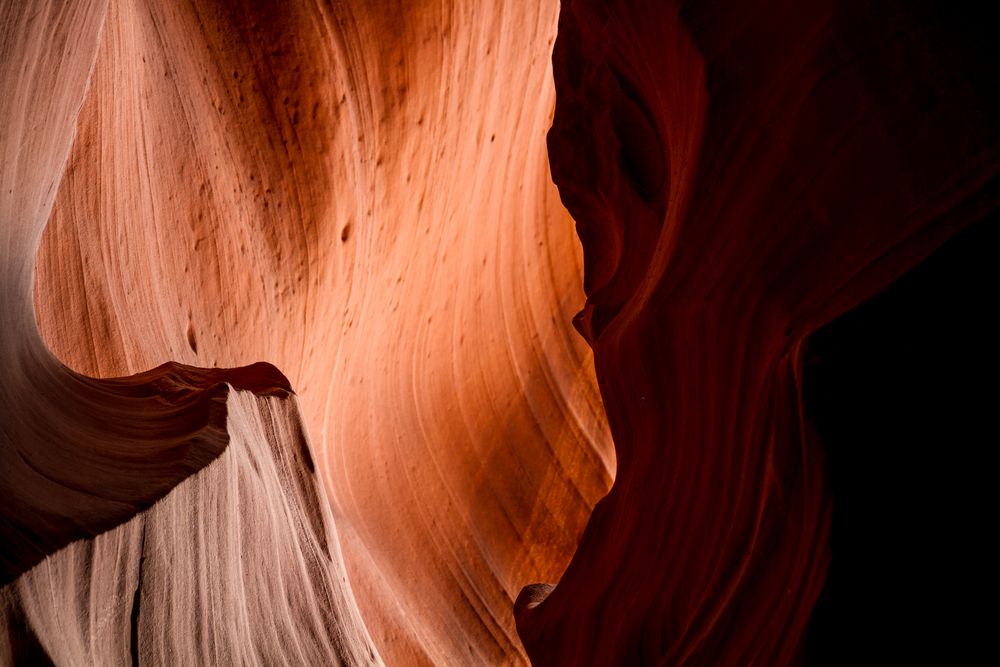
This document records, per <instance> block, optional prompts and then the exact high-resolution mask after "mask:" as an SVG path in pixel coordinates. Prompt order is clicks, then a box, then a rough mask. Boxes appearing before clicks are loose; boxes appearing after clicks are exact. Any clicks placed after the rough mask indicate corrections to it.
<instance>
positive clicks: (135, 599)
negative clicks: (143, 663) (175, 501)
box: [129, 524, 146, 667]
mask: <svg viewBox="0 0 1000 667" xmlns="http://www.w3.org/2000/svg"><path fill="white" fill-rule="evenodd" d="M145 564H146V525H145V524H143V526H142V537H141V538H140V542H139V572H138V573H137V574H136V578H135V593H134V594H133V595H132V616H131V624H130V630H131V632H130V637H131V643H130V644H129V645H130V647H131V651H132V667H139V610H140V607H141V603H142V567H143V565H145Z"/></svg>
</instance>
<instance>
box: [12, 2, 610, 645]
mask: <svg viewBox="0 0 1000 667" xmlns="http://www.w3.org/2000/svg"><path fill="white" fill-rule="evenodd" d="M95 11H96V10H95ZM557 11H558V7H557V4H556V3H555V2H548V3H511V4H510V5H507V4H501V5H497V4H496V3H488V2H474V3H459V2H443V1H442V2H422V3H394V2H369V1H367V0H366V1H358V2H346V3H343V2H341V3H330V4H327V3H315V4H313V3H284V2H263V3H260V2H255V3H247V4H246V5H243V4H241V3H227V2H207V1H206V2H194V3H176V2H172V1H165V0H164V1H160V0H111V1H110V2H109V3H108V5H107V10H106V17H105V18H104V27H103V33H102V35H101V38H100V42H99V45H98V46H97V50H98V53H97V56H96V63H95V65H94V70H93V74H92V76H91V77H90V79H89V90H88V92H87V95H86V98H85V99H84V100H83V104H82V109H81V111H80V114H79V119H78V121H77V123H76V138H75V141H74V143H73V146H72V150H71V151H70V154H69V158H68V164H67V166H66V169H65V173H63V171H62V169H61V165H60V166H59V167H58V168H57V167H56V166H49V167H47V168H46V170H45V173H46V174H49V175H53V176H58V175H61V176H62V177H61V182H59V188H58V194H57V195H56V199H55V205H54V209H53V211H52V215H51V219H50V220H49V224H48V226H47V227H46V230H45V235H44V237H43V239H42V242H41V247H40V249H39V253H38V263H37V269H36V271H35V276H36V285H35V306H36V316H37V319H38V324H39V328H40V330H41V332H42V334H43V336H44V338H45V341H46V343H47V344H48V345H49V346H50V347H51V349H52V350H53V352H54V353H55V354H56V355H57V356H58V357H59V359H61V360H62V361H63V362H64V363H66V364H68V365H69V366H70V367H72V368H73V369H74V370H76V371H78V372H80V373H86V374H88V375H91V376H96V377H108V376H118V375H125V374H128V373H136V372H139V371H142V370H144V369H147V368H150V367H152V366H155V365H157V364H161V363H163V362H165V361H168V360H176V361H180V362H183V363H186V364H192V365H201V366H234V365H239V364H244V363H247V362H249V361H254V360H267V361H269V362H271V363H274V364H275V365H276V366H277V367H278V368H280V369H281V370H282V372H283V373H285V374H286V375H287V377H288V378H289V380H290V385H291V386H292V387H294V388H295V391H296V393H297V395H298V396H299V399H300V401H301V405H302V410H303V415H304V421H305V424H306V427H307V430H308V431H309V432H310V433H311V434H312V436H313V439H312V442H313V455H314V459H315V465H316V470H317V474H319V475H321V476H322V478H323V480H324V482H325V484H326V487H327V491H328V493H329V496H330V500H331V503H332V507H333V513H334V515H335V516H336V520H337V528H338V531H339V535H340V538H341V540H342V544H343V550H344V556H345V560H346V563H347V566H348V571H349V573H350V578H351V583H352V585H353V587H354V590H355V591H356V594H357V599H358V603H359V605H360V607H361V611H362V612H363V615H364V618H365V622H366V624H367V625H368V628H369V629H370V631H371V633H372V636H373V637H374V639H375V642H376V644H377V645H378V648H379V650H380V652H381V653H382V655H383V657H385V659H386V661H387V662H390V663H391V664H414V663H436V664H465V663H468V664H484V663H485V664H494V663H500V662H520V661H523V659H524V658H523V652H522V651H523V650H522V648H521V646H520V642H519V640H518V638H517V636H516V633H515V630H514V621H513V615H512V613H511V606H512V601H513V597H514V596H515V595H516V593H517V591H518V590H519V589H520V588H521V587H522V586H523V585H524V584H526V583H528V582H531V581H536V580H553V579H556V578H558V576H559V574H560V572H562V570H563V569H564V568H565V566H566V563H567V562H568V561H569V558H570V556H571V554H572V551H573V549H574V547H575V545H576V542H577V540H578V539H579V535H580V531H581V530H582V527H583V525H584V523H585V522H586V519H587V517H588V516H589V513H590V511H591V509H592V507H593V504H594V503H595V502H596V500H597V499H598V498H599V497H600V496H601V495H603V494H604V493H605V492H606V490H607V488H608V485H609V483H610V478H611V476H612V474H613V471H614V465H615V464H614V457H613V455H612V452H611V449H610V440H609V438H608V435H607V431H606V429H607V427H606V425H605V420H604V415H603V409H602V407H601V404H600V397H599V395H598V392H597V388H596V381H595V379H594V375H593V370H592V366H591V363H592V362H591V357H590V353H589V350H588V348H587V347H586V345H585V344H584V343H583V342H582V341H580V340H579V338H578V337H577V336H576V335H575V333H574V332H573V331H572V330H571V329H570V327H569V326H568V323H569V320H570V317H571V314H572V312H573V311H574V310H575V308H576V307H577V305H578V303H579V301H580V300H581V299H582V292H581V289H580V274H581V264H582V262H581V258H580V257H579V251H578V247H577V241H576V239H575V238H574V235H573V229H572V227H573V226H572V222H571V220H570V218H569V216H568V214H567V213H566V211H565V209H564V208H563V207H562V205H561V204H560V202H559V200H558V196H557V194H556V191H555V188H554V186H553V185H552V182H551V179H550V177H549V173H548V163H547V159H546V146H545V132H546V130H547V129H548V126H549V123H550V119H551V113H552V108H553V104H554V97H553V90H552V83H551V65H550V52H551V48H552V43H553V40H554V37H555V28H556V19H557ZM74 34H75V33H74ZM56 180H57V181H58V180H59V179H58V178H57V179H56ZM46 217H47V216H43V217H42V218H40V220H44V219H45V218H46ZM39 230H40V227H39ZM22 319H24V318H22ZM230 520H231V518H230ZM144 599H146V600H148V599H150V598H149V597H148V596H145V595H144ZM152 599H155V598H152ZM143 604H146V603H143Z"/></svg>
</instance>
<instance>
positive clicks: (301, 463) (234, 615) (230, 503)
mask: <svg viewBox="0 0 1000 667" xmlns="http://www.w3.org/2000/svg"><path fill="white" fill-rule="evenodd" d="M227 407H228V431H229V434H230V438H231V439H230V442H229V444H228V447H227V448H226V450H225V451H224V452H223V453H222V454H221V455H220V456H219V458H218V459H217V460H216V461H214V462H213V463H211V464H210V465H208V466H206V467H205V468H204V469H202V470H201V471H199V472H198V473H196V474H194V475H193V476H191V477H189V478H188V479H186V480H185V481H183V482H181V483H180V484H179V485H178V486H176V487H175V488H174V489H173V490H172V491H171V492H170V493H169V494H168V495H167V496H166V497H165V498H164V499H163V500H162V501H161V502H159V503H157V504H156V505H154V506H153V507H152V508H150V509H149V510H146V511H145V512H142V513H140V514H138V515H136V516H135V517H133V518H132V519H130V520H129V521H128V522H127V523H125V524H123V525H121V526H118V527H117V528H115V529H113V530H111V531H108V532H104V533H102V534H100V535H99V536H97V537H96V538H95V539H93V540H85V541H78V542H75V543H73V544H72V545H70V546H69V547H67V548H65V549H63V550H61V551H59V552H58V553H57V554H55V555H54V556H52V557H49V558H47V559H46V560H45V561H44V562H42V564H40V565H39V566H38V567H35V568H34V569H32V570H31V571H30V572H28V573H27V574H25V575H24V576H22V577H20V578H19V579H18V580H17V581H16V583H14V584H11V585H10V586H7V587H6V588H4V589H0V619H2V620H0V622H2V623H3V624H4V625H5V626H7V627H12V628H18V629H19V630H20V629H21V628H24V630H23V631H22V632H24V633H25V634H24V635H21V636H18V635H17V634H16V633H11V634H10V635H9V636H8V639H7V641H6V642H4V641H2V640H0V662H2V663H3V664H26V663H31V664H37V663H38V662H39V661H41V660H42V658H43V656H44V657H46V658H48V659H49V660H51V661H52V662H54V663H55V664H59V665H127V664H132V665H136V664H154V665H176V664H203V665H209V664H211V665H219V664H240V665H321V664H322V665H339V664H347V665H363V664H381V660H380V659H379V658H378V657H377V655H376V653H375V649H374V646H373V645H372V642H371V639H370V638H369V637H368V634H367V632H366V631H365V628H364V625H363V624H362V622H361V617H360V616H359V615H358V612H357V606H356V604H355V601H354V598H353V597H352V595H351V589H350V586H349V585H348V583H347V579H346V575H345V572H344V567H343V559H342V557H341V554H340V549H339V544H338V541H337V535H336V532H335V530H334V529H333V522H332V519H331V517H330V513H329V509H328V507H329V505H328V501H327V499H326V494H325V493H324V491H323V487H322V485H321V483H320V482H319V481H318V480H317V479H316V478H315V476H314V475H313V474H312V470H313V464H312V460H311V459H310V456H309V447H308V443H307V442H306V440H305V435H304V433H303V432H302V430H301V428H302V424H301V420H300V417H299V413H298V405H297V401H296V399H295V398H294V397H292V396H290V395H286V396H284V397H278V396H272V397H259V396H254V395H253V394H251V393H250V392H246V391H237V392H233V393H232V394H231V395H230V398H229V400H228V401H227Z"/></svg>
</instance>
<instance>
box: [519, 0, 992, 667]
mask: <svg viewBox="0 0 1000 667" xmlns="http://www.w3.org/2000/svg"><path fill="white" fill-rule="evenodd" d="M878 5H879V6H878V7H872V6H871V4H870V3H866V2H852V1H844V2H833V1H827V2H818V3H809V5H808V6H806V5H802V4H801V3H793V2H781V1H777V2H759V3H745V2H689V3H679V2H618V3H610V4H608V3H603V2H592V1H589V0H567V1H566V2H564V3H563V11H562V14H561V17H560V24H559V38H558V40H557V43H556V47H555V55H554V62H555V80H556V88H557V107H556V114H555V120H554V123H553V127H552V131H551V133H550V135H549V148H550V159H551V160H552V172H553V175H554V178H555V181H556V183H557V184H558V186H559V189H560V193H561V195H562V198H563V201H564V202H565V203H566V204H567V207H568V208H569V210H570V212H571V213H572V215H573V217H574V218H575V219H576V221H577V223H578V228H579V232H580V236H581V238H582V240H583V243H584V254H585V258H586V266H585V288H586V291H587V305H586V308H585V309H584V311H583V312H582V313H581V315H580V317H579V318H578V320H577V324H578V327H579V329H580V331H581V333H582V334H583V335H584V336H585V337H586V338H587V339H588V340H589V341H590V343H591V346H592V347H593V350H594V356H595V365H596V368H597V375H598V379H599V382H600V386H601V393H602V396H603V398H604V402H605V406H606V408H607V413H608V420H609V423H610V426H611V430H612V434H613V436H614V441H615V447H616V451H617V457H618V469H617V477H616V479H615V483H614V486H613V488H612V490H611V492H610V493H609V495H608V496H607V497H606V498H605V499H604V500H602V501H601V502H600V503H599V504H598V506H597V508H596V509H595V511H594V514H593V516H592V517H591V520H590V523H589V524H588V526H587V529H586V531H585V533H584V536H583V538H582V541H581V543H580V546H579V548H578V550H577V552H576V555H575V556H574V558H573V560H572V562H571V563H570V566H569V568H568V570H567V571H566V573H565V575H564V576H563V578H562V580H561V581H560V582H559V584H558V585H557V586H556V587H555V588H554V589H551V588H548V587H530V588H527V589H526V590H525V591H524V592H523V593H522V596H521V597H520V599H519V601H518V605H517V610H518V629H519V632H520V634H521V637H522V639H523V640H524V643H525V646H526V647H527V651H528V654H529V656H530V657H531V659H532V662H533V663H535V664H539V665H549V664H552V665H565V664H669V665H673V664H706V665H737V664H739V665H743V664H761V665H780V664H788V663H790V662H793V661H795V660H796V659H797V658H798V657H801V654H800V649H801V646H802V638H803V635H804V632H805V629H806V626H807V623H808V620H809V618H810V613H811V611H812V609H813V607H814V605H815V603H816V600H817V598H818V596H819V595H820V592H821V590H822V589H823V585H824V581H825V577H826V573H827V571H828V568H829V564H830V554H831V546H830V521H831V511H836V502H835V500H834V502H831V493H830V488H829V483H828V479H827V476H826V474H825V472H824V451H823V447H822V444H821V442H820V440H819V438H818V437H817V435H816V433H815V430H814V427H813V426H812V420H811V418H810V416H809V414H807V413H806V411H805V409H804V407H803V398H802V381H803V351H804V349H805V348H806V346H807V343H808V341H809V340H810V336H811V335H812V334H813V332H815V331H816V330H817V329H818V328H819V327H821V326H823V325H824V324H826V323H828V322H830V321H831V320H832V319H833V318H835V317H837V316H838V315H840V314H842V313H844V312H846V311H848V310H850V309H851V308H853V307H855V306H857V305H858V304H860V303H862V302H864V301H865V300H867V299H868V298H870V297H871V296H872V295H874V294H876V293H877V292H879V291H880V290H882V289H883V288H884V287H885V286H886V285H887V284H889V283H890V282H891V281H893V280H894V279H896V278H897V277H898V276H900V275H901V274H903V273H904V272H905V271H907V270H908V269H910V268H911V267H913V266H914V265H915V264H917V263H918V262H920V261H921V260H922V259H923V258H925V257H926V256H927V255H928V254H930V253H931V252H932V251H933V250H934V249H935V248H936V247H938V246H939V245H940V244H941V243H943V242H944V241H945V240H946V239H948V238H949V237H951V236H952V235H954V234H955V233H956V232H957V231H958V230H960V229H962V228H963V227H964V226H966V225H968V224H969V223H971V222H973V221H975V220H977V219H980V218H982V217H983V216H984V215H986V214H987V213H988V212H989V211H991V210H993V209H995V208H996V207H997V205H998V201H1000V196H998V194H1000V183H998V179H997V174H998V168H1000V160H998V158H1000V139H998V132H997V118H998V117H1000V99H998V95H997V91H998V90H1000V86H998V83H1000V81H998V80H997V72H998V69H997V68H996V63H997V53H996V49H995V40H994V39H993V38H992V37H991V36H989V34H988V32H989V31H988V29H986V28H985V27H984V26H987V25H991V24H992V22H991V21H990V20H989V19H988V17H985V16H982V15H980V13H979V12H976V11H972V8H965V9H963V10H955V9H949V8H945V7H931V6H928V5H925V4H915V3H903V2H887V3H878ZM939 354H947V351H946V350H944V351H940V352H939ZM944 576H947V574H945V575H944Z"/></svg>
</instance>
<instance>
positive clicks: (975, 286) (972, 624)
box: [805, 214, 1000, 665]
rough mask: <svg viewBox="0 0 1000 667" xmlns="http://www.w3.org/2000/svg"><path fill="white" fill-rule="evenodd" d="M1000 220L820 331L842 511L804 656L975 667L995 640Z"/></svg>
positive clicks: (817, 363) (817, 394) (814, 377)
mask: <svg viewBox="0 0 1000 667" xmlns="http://www.w3.org/2000/svg"><path fill="white" fill-rule="evenodd" d="M998 222H1000V215H997V214H994V215H992V216H991V217H990V218H988V219H986V220H984V221H982V222H979V223H978V224H976V225H974V226H973V227H970V228H969V229H967V230H966V231H964V232H963V233H961V234H960V235H959V236H957V237H956V238H955V239H953V240H952V241H951V242H949V243H948V244H946V245H945V246H944V247H943V248H941V249H940V250H939V251H938V252H937V253H935V254H934V255H932V256H931V257H930V258H929V259H928V260H926V261H925V262H924V263H922V264H921V265H919V266H918V267H917V268H916V269H914V270H912V271H911V272H910V273H908V274H907V275H905V276H904V277H903V278H901V279H900V280H899V281H898V282H896V283H895V284H894V285H893V286H892V287H891V288H889V289H888V290H886V291H885V292H884V293H882V294H881V295H879V296H877V297H875V298H873V299H871V300H870V301H868V302H867V303H865V304H863V305H862V306H860V307H858V308H856V309H855V310H853V311H852V312H850V313H848V314H846V315H844V316H842V317H841V318H839V319H837V320H836V321H834V322H833V323H831V324H830V325H828V326H827V327H825V328H823V329H821V330H820V331H818V332H817V333H816V334H815V335H814V336H813V338H812V340H811V342H810V351H809V352H808V354H807V371H806V378H805V398H806V404H807V407H808V411H809V415H810V418H811V421H812V422H813V424H814V425H815V427H816V429H817V431H818V433H819V435H820V437H821V439H822V441H823V444H824V449H825V452H826V456H827V459H828V471H829V475H830V482H831V484H832V488H833V497H834V514H833V532H832V550H833V560H832V567H831V570H830V575H829V578H828V580H827V584H826V586H825V588H824V591H823V594H822V596H821V598H820V601H819V603H818V605H817V607H816V609H815V612H814V614H813V618H812V621H811V625H810V629H809V634H808V637H807V641H806V646H805V658H806V664H809V665H842V664H857V663H858V661H859V660H861V662H863V663H865V664H918V663H924V664H973V663H974V662H975V661H974V660H972V658H973V657H974V656H979V655H988V654H991V653H993V651H994V650H995V647H994V642H993V640H992V639H991V637H992V635H993V632H992V630H991V628H990V627H989V626H988V625H987V623H988V620H987V617H988V616H991V615H990V614H986V613H985V611H984V609H988V608H991V607H992V605H993V600H995V590H996V589H995V584H994V583H993V581H994V580H993V578H992V572H993V571H994V570H995V563H996V560H997V559H996V556H997V553H996V548H995V547H994V546H989V545H990V543H991V540H990V539H988V538H989V537H990V535H991V534H992V533H993V532H994V530H995V525H996V511H995V507H996V506H997V505H996V501H997V492H996V488H997V486H996V482H995V478H996V471H995V467H994V466H993V465H992V464H991V463H990V461H991V460H992V456H993V454H992V450H993V449H994V448H995V446H996V442H997V424H996V421H995V415H996V404H997V398H998V395H997V394H998V392H997V388H996V387H997V384H996V383H997V378H998V370H1000V364H998V363H997V362H998V359H997V351H996V344H997V341H998V340H1000V326H998V324H997V321H996V318H995V310H996V303H997V288H996V286H997V285H1000V263H998V262H997V261H996V256H997V248H998V240H1000V226H998V224H997V223H998Z"/></svg>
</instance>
